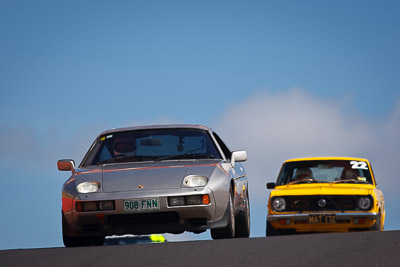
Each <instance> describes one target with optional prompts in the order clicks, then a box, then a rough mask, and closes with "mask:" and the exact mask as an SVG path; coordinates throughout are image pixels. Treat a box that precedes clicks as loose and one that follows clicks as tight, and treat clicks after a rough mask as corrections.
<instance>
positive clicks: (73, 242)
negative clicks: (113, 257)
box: [62, 213, 105, 248]
mask: <svg viewBox="0 0 400 267" xmlns="http://www.w3.org/2000/svg"><path fill="white" fill-rule="evenodd" d="M67 229H68V223H67V220H66V219H65V216H64V213H62V235H63V243H64V246H65V247H67V248H69V247H83V246H102V245H103V244H104V240H105V237H104V236H94V237H71V236H68V235H67V234H66V232H67Z"/></svg>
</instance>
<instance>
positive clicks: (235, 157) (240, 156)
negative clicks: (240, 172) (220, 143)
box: [231, 150, 247, 166]
mask: <svg viewBox="0 0 400 267" xmlns="http://www.w3.org/2000/svg"><path fill="white" fill-rule="evenodd" d="M246 160H247V152H246V151H244V150H238V151H233V152H232V157H231V164H232V166H235V162H243V161H246Z"/></svg>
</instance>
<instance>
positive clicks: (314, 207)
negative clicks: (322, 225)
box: [285, 196, 357, 211]
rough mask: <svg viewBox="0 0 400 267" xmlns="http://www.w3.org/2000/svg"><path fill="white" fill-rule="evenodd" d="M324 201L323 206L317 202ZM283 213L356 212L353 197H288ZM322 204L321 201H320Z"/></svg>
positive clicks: (355, 203) (355, 202) (355, 198)
mask: <svg viewBox="0 0 400 267" xmlns="http://www.w3.org/2000/svg"><path fill="white" fill-rule="evenodd" d="M321 199H324V200H325V206H322V207H321V206H320V205H318V201H320V200H321ZM285 200H286V209H285V211H338V210H339V211H349V210H357V197H355V196H288V197H285ZM322 202H323V201H322Z"/></svg>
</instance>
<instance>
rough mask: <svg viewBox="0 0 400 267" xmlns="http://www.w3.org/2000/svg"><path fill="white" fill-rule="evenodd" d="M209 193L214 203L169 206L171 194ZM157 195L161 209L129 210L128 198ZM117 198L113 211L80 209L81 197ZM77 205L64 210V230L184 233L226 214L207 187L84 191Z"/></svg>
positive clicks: (70, 232) (92, 233) (74, 232)
mask: <svg viewBox="0 0 400 267" xmlns="http://www.w3.org/2000/svg"><path fill="white" fill-rule="evenodd" d="M203 194H208V195H209V198H210V204H202V205H186V206H169V205H168V197H171V196H189V195H203ZM146 197H157V198H158V199H159V206H160V208H159V210H157V211H142V212H126V211H124V204H123V203H124V200H127V199H140V198H146ZM82 200H83V201H101V200H114V201H115V209H114V210H110V211H90V212H77V211H76V209H75V202H77V201H82ZM73 203H74V204H73V205H72V207H73V209H72V210H70V211H67V212H66V211H65V210H64V217H65V226H64V232H65V234H66V235H68V236H71V237H73V236H107V235H114V234H117V235H121V234H154V233H182V232H184V231H191V232H203V231H205V230H207V229H208V228H210V225H212V224H213V223H215V222H216V221H219V220H221V218H222V216H223V214H221V215H220V216H217V212H216V201H215V196H214V193H213V191H211V190H210V189H208V188H205V189H203V190H193V189H190V190H189V189H187V190H180V191H174V192H172V191H169V192H168V190H163V191H158V190H157V191H154V192H151V195H149V194H145V193H142V194H135V196H132V194H129V195H128V194H125V193H123V194H122V195H121V193H119V195H118V198H117V195H116V194H115V193H107V194H102V195H100V194H93V195H89V194H87V195H80V196H79V198H76V199H74V200H73Z"/></svg>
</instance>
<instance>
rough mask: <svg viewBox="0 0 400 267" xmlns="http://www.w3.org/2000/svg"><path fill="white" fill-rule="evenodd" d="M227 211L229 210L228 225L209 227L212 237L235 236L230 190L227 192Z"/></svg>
mask: <svg viewBox="0 0 400 267" xmlns="http://www.w3.org/2000/svg"><path fill="white" fill-rule="evenodd" d="M228 212H229V221H228V225H227V226H225V227H224V228H215V229H211V230H210V231H211V237H212V239H223V238H233V237H235V213H234V211H233V200H232V193H231V192H229V204H228Z"/></svg>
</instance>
